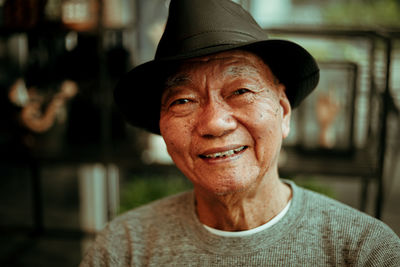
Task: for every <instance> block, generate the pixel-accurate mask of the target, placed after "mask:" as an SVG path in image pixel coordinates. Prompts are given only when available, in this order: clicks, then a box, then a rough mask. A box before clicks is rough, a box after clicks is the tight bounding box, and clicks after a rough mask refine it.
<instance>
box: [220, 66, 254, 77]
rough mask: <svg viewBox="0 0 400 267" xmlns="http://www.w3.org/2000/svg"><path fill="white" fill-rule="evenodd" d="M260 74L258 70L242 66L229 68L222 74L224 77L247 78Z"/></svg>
mask: <svg viewBox="0 0 400 267" xmlns="http://www.w3.org/2000/svg"><path fill="white" fill-rule="evenodd" d="M260 74H261V72H260V70H259V69H258V68H256V67H254V66H249V65H244V66H229V67H228V68H227V69H226V70H225V71H224V73H223V75H224V77H226V76H234V77H240V76H249V75H260Z"/></svg>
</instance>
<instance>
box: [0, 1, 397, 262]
mask: <svg viewBox="0 0 400 267" xmlns="http://www.w3.org/2000/svg"><path fill="white" fill-rule="evenodd" d="M235 2H238V3H239V4H241V5H242V6H243V7H244V8H245V9H247V10H248V11H249V12H251V13H252V14H253V16H254V17H255V19H256V20H257V21H258V22H259V23H260V25H262V27H263V28H265V29H266V31H267V32H268V33H269V35H270V37H271V38H280V39H289V40H293V41H296V42H298V43H299V44H301V45H302V46H304V47H306V48H307V49H308V50H309V51H310V52H311V53H312V54H313V55H314V56H315V57H316V59H317V60H318V62H319V65H320V67H321V81H320V84H319V86H318V89H317V90H316V91H315V92H314V93H313V94H312V95H311V96H310V97H309V98H308V99H307V100H306V101H305V102H304V103H303V104H302V105H301V106H300V107H299V108H298V109H296V110H295V112H294V113H293V118H292V129H291V133H290V136H289V137H288V138H287V139H286V140H285V144H284V147H283V149H282V153H281V159H280V172H281V173H280V174H281V176H282V177H284V178H286V179H292V180H295V181H296V182H297V183H298V184H300V185H302V186H304V187H307V188H309V189H311V190H315V191H318V192H320V193H323V194H326V195H328V196H330V197H332V198H335V199H337V200H339V201H342V202H344V203H347V204H349V205H351V206H353V207H355V208H357V209H360V210H362V211H364V212H367V213H368V214H370V215H371V216H375V217H377V218H380V219H381V220H383V221H384V222H385V223H387V224H388V225H389V226H390V227H391V228H392V229H393V230H394V231H395V232H396V233H397V234H398V235H400V208H399V203H400V167H399V166H398V164H397V163H398V162H399V159H400V156H399V153H400V146H399V138H398V136H399V135H400V117H399V108H400V18H399V14H400V1H399V0H376V1H373V0H329V1H328V0H326V1H317V0H241V1H239V0H238V1H235ZM168 6H169V1H166V0H0V90H1V98H0V101H1V104H0V108H1V113H0V116H1V120H0V158H1V160H0V168H1V169H0V265H1V266H53V265H55V264H57V265H58V266H60V267H61V266H77V265H78V264H79V262H80V260H81V258H82V255H83V254H84V252H85V250H86V248H87V247H88V246H89V245H90V242H91V241H92V240H93V237H94V236H95V234H96V233H97V232H98V231H99V230H101V229H102V228H103V227H104V225H105V224H106V223H107V221H109V220H111V219H112V218H114V217H115V216H117V215H118V214H120V213H122V212H124V211H126V210H129V209H132V208H134V207H136V206H139V205H142V204H144V203H147V202H149V201H151V200H154V199H157V198H160V197H163V196H166V195H169V194H173V193H176V192H180V191H182V190H187V189H190V188H191V184H190V183H189V182H188V181H186V179H185V178H184V177H183V175H182V174H181V173H180V172H179V171H178V170H177V169H176V168H175V167H174V165H173V164H172V163H171V160H170V158H169V156H168V155H167V153H166V151H165V145H164V143H163V141H162V139H161V138H160V137H159V136H155V135H151V134H148V133H146V132H144V131H142V130H140V129H137V128H134V127H132V126H129V125H127V124H126V123H125V122H124V120H123V118H122V117H121V115H120V114H119V113H118V110H117V109H116V107H115V106H114V103H113V99H112V90H113V87H114V86H115V83H116V82H117V81H118V78H119V76H120V75H121V74H123V73H124V72H126V71H128V70H129V69H131V68H132V67H133V66H136V65H138V64H141V63H143V62H146V61H148V60H151V59H152V58H153V56H154V52H155V49H156V45H157V42H158V40H159V39H160V37H161V34H162V31H163V28H164V25H165V21H166V18H167V14H168ZM132 105H140V99H132Z"/></svg>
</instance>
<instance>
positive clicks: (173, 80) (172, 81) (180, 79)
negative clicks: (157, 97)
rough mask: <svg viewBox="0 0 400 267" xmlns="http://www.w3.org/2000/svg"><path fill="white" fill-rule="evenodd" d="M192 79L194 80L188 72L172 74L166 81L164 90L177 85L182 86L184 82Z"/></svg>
mask: <svg viewBox="0 0 400 267" xmlns="http://www.w3.org/2000/svg"><path fill="white" fill-rule="evenodd" d="M191 81H192V80H191V79H190V77H189V75H188V74H186V73H182V74H178V75H174V76H171V77H169V78H168V79H167V80H166V81H165V87H164V91H166V90H167V89H169V88H171V87H176V86H180V85H183V84H187V83H188V82H191Z"/></svg>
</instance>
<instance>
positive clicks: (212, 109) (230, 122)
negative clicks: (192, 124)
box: [196, 100, 237, 138]
mask: <svg viewBox="0 0 400 267" xmlns="http://www.w3.org/2000/svg"><path fill="white" fill-rule="evenodd" d="M236 127H237V121H236V119H235V117H234V116H233V113H232V110H231V109H230V108H229V106H228V105H227V104H225V103H223V102H218V101H212V100H210V101H208V103H207V104H205V105H204V106H203V107H202V111H201V112H200V113H199V117H198V121H197V127H196V128H197V131H198V133H199V134H200V135H201V136H202V137H206V138H213V137H221V136H224V135H226V134H228V133H230V132H232V131H233V130H235V129H236Z"/></svg>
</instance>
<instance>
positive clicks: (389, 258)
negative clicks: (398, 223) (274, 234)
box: [298, 187, 400, 266]
mask: <svg viewBox="0 0 400 267" xmlns="http://www.w3.org/2000/svg"><path fill="white" fill-rule="evenodd" d="M298 191H299V194H301V195H302V198H303V201H302V203H303V206H304V216H303V217H302V222H303V223H305V224H306V225H308V226H309V229H312V231H311V230H310V232H311V234H310V235H318V236H320V237H321V239H322V242H323V243H329V244H330V245H332V246H333V247H337V248H342V249H344V250H346V251H352V253H355V251H357V253H356V254H357V258H359V259H360V261H362V262H364V263H366V264H367V263H368V262H369V263H378V262H379V261H381V262H386V263H387V264H388V265H386V266H392V265H391V262H395V263H396V264H398V263H400V239H399V237H398V236H397V235H396V234H395V233H394V232H393V231H392V229H390V227H388V226H387V225H386V224H385V223H383V222H382V221H380V220H378V219H376V218H374V217H372V216H370V215H368V214H366V213H363V212H361V211H359V210H356V209H354V208H352V207H350V206H348V205H346V204H343V203H341V202H339V201H336V200H334V199H331V198H329V197H326V196H324V195H321V194H319V193H315V192H312V191H309V190H307V189H303V188H299V187H298ZM374 266H375V265H374ZM379 266H381V265H379Z"/></svg>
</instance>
